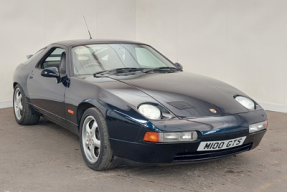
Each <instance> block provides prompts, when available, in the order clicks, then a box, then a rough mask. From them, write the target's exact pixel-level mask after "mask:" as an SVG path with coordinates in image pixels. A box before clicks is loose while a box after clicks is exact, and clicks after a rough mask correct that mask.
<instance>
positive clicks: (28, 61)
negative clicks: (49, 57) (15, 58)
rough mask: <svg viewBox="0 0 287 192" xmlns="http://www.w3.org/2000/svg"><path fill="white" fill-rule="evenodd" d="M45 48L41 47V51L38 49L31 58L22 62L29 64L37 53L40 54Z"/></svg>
mask: <svg viewBox="0 0 287 192" xmlns="http://www.w3.org/2000/svg"><path fill="white" fill-rule="evenodd" d="M44 49H46V48H43V49H40V50H39V51H37V52H36V53H35V54H34V55H33V56H32V57H30V58H29V59H27V60H26V61H24V62H23V63H22V64H24V65H27V64H29V63H30V62H31V61H32V60H33V59H34V58H35V57H37V55H39V54H40V53H41V52H42V51H43V50H44Z"/></svg>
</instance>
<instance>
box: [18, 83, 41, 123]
mask: <svg viewBox="0 0 287 192" xmlns="http://www.w3.org/2000/svg"><path fill="white" fill-rule="evenodd" d="M13 109H14V115H15V119H16V121H17V123H18V124H20V125H34V124H36V123H38V121H39V118H40V115H39V114H36V113H33V111H32V110H31V108H30V106H29V104H28V101H27V98H26V97H25V94H24V91H23V89H22V88H21V87H20V86H19V85H16V86H15V89H14V96H13Z"/></svg>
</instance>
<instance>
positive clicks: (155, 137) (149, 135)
mask: <svg viewBox="0 0 287 192" xmlns="http://www.w3.org/2000/svg"><path fill="white" fill-rule="evenodd" d="M144 141H149V142H154V143H157V142H159V134H158V133H157V132H146V133H145V135H144Z"/></svg>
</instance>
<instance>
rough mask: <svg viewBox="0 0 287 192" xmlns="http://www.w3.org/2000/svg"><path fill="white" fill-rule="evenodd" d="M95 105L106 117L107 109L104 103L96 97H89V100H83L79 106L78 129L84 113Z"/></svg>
mask: <svg viewBox="0 0 287 192" xmlns="http://www.w3.org/2000/svg"><path fill="white" fill-rule="evenodd" d="M93 107H94V108H96V109H98V110H99V111H100V112H101V113H102V115H103V116H104V117H106V111H107V109H106V108H105V107H104V106H103V105H102V104H100V103H99V102H98V101H97V100H95V99H88V100H85V101H82V102H81V103H80V104H79V105H78V107H77V124H78V129H79V128H80V122H81V118H82V116H83V114H84V113H85V111H86V110H87V109H89V108H93Z"/></svg>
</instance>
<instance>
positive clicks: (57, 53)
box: [39, 48, 65, 69]
mask: <svg viewBox="0 0 287 192" xmlns="http://www.w3.org/2000/svg"><path fill="white" fill-rule="evenodd" d="M63 52H65V50H64V49H62V48H55V49H54V50H53V51H52V53H51V54H50V55H49V56H48V57H47V58H46V59H45V60H44V61H43V62H42V63H41V65H40V66H39V68H41V69H46V68H48V67H57V68H58V69H59V67H60V63H61V56H62V53H63Z"/></svg>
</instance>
